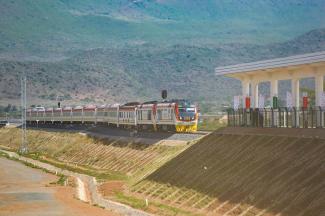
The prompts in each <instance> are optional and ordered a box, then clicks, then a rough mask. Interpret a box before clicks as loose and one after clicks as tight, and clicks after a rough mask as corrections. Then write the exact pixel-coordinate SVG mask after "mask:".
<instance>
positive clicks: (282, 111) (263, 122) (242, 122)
mask: <svg viewBox="0 0 325 216" xmlns="http://www.w3.org/2000/svg"><path fill="white" fill-rule="evenodd" d="M227 115H228V126H231V127H278V128H325V108H324V107H312V108H287V107H281V108H278V109H273V108H264V109H238V110H234V109H228V111H227Z"/></svg>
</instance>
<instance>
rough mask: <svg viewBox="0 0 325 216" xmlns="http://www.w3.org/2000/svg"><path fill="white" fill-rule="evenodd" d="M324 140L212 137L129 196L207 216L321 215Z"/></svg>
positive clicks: (239, 136)
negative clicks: (206, 215) (207, 215)
mask: <svg viewBox="0 0 325 216" xmlns="http://www.w3.org/2000/svg"><path fill="white" fill-rule="evenodd" d="M324 158H325V140H324V139H314V138H294V137H291V138H289V137H284V136H267V135H263V136H262V135H223V134H220V133H218V132H215V133H213V134H211V135H209V136H207V137H205V138H203V139H202V140H201V141H200V142H199V143H197V144H195V145H193V146H191V147H190V148H189V149H187V150H186V151H184V152H183V153H181V154H179V155H178V156H177V157H176V158H174V159H172V160H171V161H169V162H168V163H166V164H165V165H163V166H162V167H161V168H159V169H158V170H157V171H155V172H154V173H152V174H151V175H150V176H148V177H147V178H146V179H145V180H143V181H141V182H140V183H138V184H136V185H135V186H134V187H133V189H132V191H133V193H134V194H137V195H139V196H144V197H148V198H149V199H152V200H156V201H160V202H163V203H165V204H168V205H171V206H175V207H178V208H183V209H187V210H192V211H194V212H198V213H202V214H210V215H223V214H227V215H277V214H278V213H281V215H288V216H289V215H292V216H296V215H323V214H324V213H325V209H324V206H323V203H324V201H325V196H324V194H325V191H324V182H325V175H324V171H323V170H324V167H323V166H324V162H325V161H324Z"/></svg>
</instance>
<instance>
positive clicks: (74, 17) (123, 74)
mask: <svg viewBox="0 0 325 216" xmlns="http://www.w3.org/2000/svg"><path fill="white" fill-rule="evenodd" d="M324 4H325V3H324V2H323V1H321V0H315V1H313V2H312V3H311V2H310V1H306V0H299V1H296V0H290V1H286V2H283V1H279V0H263V1H259V2H255V1H254V4H252V1H250V0H240V1H225V0H217V1H212V0H211V1H210V0H209V1H205V2H204V4H203V3H198V2H197V1H194V0H188V1H183V0H137V1H129V0H114V1H106V0H98V1H96V2H94V1H91V0H60V1H50V0H11V1H6V0H0V40H1V42H0V105H7V104H8V103H11V104H19V100H18V99H19V76H20V74H21V73H23V72H25V73H27V76H28V101H29V102H28V104H29V105H35V104H42V105H52V106H53V105H56V98H57V97H58V96H60V98H63V99H64V102H63V105H70V104H77V103H78V104H79V103H82V104H88V103H113V102H125V101H134V100H139V101H142V100H150V99H158V98H159V96H160V93H159V92H160V90H161V89H168V90H169V92H170V98H189V99H192V100H194V101H196V102H198V103H200V104H201V109H202V111H204V112H208V111H216V110H217V109H221V108H220V105H221V104H223V103H229V102H230V101H231V99H232V96H233V95H235V94H239V92H240V88H239V87H240V86H239V82H236V81H234V80H230V79H227V78H224V77H215V76H214V71H213V69H214V67H216V66H221V65H229V64H234V63H240V62H249V61H255V60H261V59H268V58H274V57H282V56H288V55H293V54H301V53H308V52H315V51H321V50H325V30H324V28H325V22H324V20H325V17H324V13H323V10H322V8H324V6H325V5H324ZM217 104H218V106H217ZM211 107H212V109H211Z"/></svg>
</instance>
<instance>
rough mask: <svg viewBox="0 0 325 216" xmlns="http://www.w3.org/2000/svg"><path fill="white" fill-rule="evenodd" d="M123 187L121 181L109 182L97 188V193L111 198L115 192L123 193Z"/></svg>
mask: <svg viewBox="0 0 325 216" xmlns="http://www.w3.org/2000/svg"><path fill="white" fill-rule="evenodd" d="M124 186H125V185H124V182H122V181H109V182H105V183H103V184H102V185H101V186H100V187H99V191H100V193H101V194H102V195H103V196H105V197H108V196H113V195H114V194H115V193H116V192H120V191H123V189H124Z"/></svg>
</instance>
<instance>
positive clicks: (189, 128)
mask: <svg viewBox="0 0 325 216" xmlns="http://www.w3.org/2000/svg"><path fill="white" fill-rule="evenodd" d="M175 127H176V132H196V131H197V124H193V125H176V126H175Z"/></svg>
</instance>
